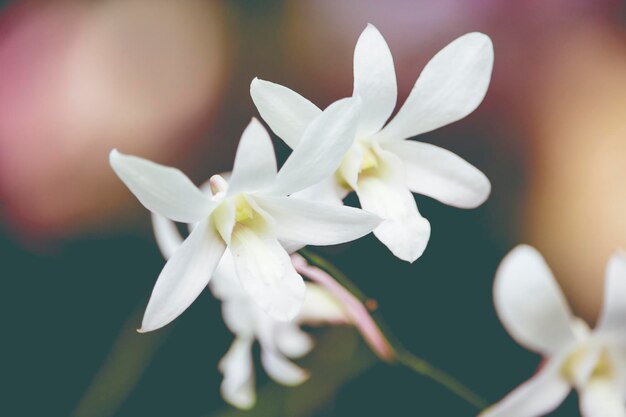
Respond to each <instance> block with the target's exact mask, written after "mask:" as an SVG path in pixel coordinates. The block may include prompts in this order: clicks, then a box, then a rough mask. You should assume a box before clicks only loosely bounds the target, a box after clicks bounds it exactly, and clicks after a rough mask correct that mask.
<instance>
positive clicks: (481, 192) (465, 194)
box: [384, 140, 491, 208]
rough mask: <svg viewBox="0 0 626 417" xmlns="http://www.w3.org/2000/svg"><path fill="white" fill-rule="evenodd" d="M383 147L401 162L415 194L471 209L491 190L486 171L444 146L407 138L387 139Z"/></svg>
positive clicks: (407, 181)
mask: <svg viewBox="0 0 626 417" xmlns="http://www.w3.org/2000/svg"><path fill="white" fill-rule="evenodd" d="M384 147H385V149H388V150H390V151H391V152H393V153H395V154H396V155H398V157H399V158H400V159H401V160H402V162H404V170H405V174H406V184H407V186H408V187H409V190H411V191H413V192H414V193H418V194H423V195H426V196H428V197H431V198H434V199H435V200H439V201H441V202H442V203H444V204H448V205H450V206H454V207H460V208H474V207H478V206H479V205H481V204H482V203H483V202H484V201H485V200H486V199H487V197H488V196H489V193H490V192H491V184H490V183H489V180H488V179H487V177H486V176H485V174H483V173H482V172H480V171H479V170H478V169H477V168H475V167H474V166H472V165H471V164H469V163H468V162H466V161H465V160H464V159H462V158H461V157H459V156H457V155H455V154H454V153H452V152H450V151H448V150H446V149H443V148H440V147H438V146H434V145H431V144H428V143H423V142H416V141H408V140H403V141H397V142H396V141H394V142H389V143H388V145H387V146H384Z"/></svg>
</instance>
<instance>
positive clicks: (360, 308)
mask: <svg viewBox="0 0 626 417" xmlns="http://www.w3.org/2000/svg"><path fill="white" fill-rule="evenodd" d="M291 261H292V262H293V266H294V268H295V269H296V271H298V273H299V274H301V275H305V276H306V277H307V278H309V279H310V280H311V281H314V282H317V283H318V284H320V285H321V286H323V287H324V288H326V289H327V290H328V291H330V292H331V293H332V294H334V295H335V296H336V297H337V298H338V299H339V300H340V301H341V302H342V303H343V305H344V307H345V308H346V311H347V313H348V315H349V316H350V319H351V321H352V322H353V324H354V325H355V326H356V328H357V329H358V330H359V332H361V335H362V336H363V338H364V339H365V341H366V342H367V343H368V344H369V345H370V347H371V348H372V350H373V351H374V352H375V353H376V354H377V355H378V356H379V357H380V358H381V359H382V360H384V361H391V360H393V359H394V358H395V353H394V351H393V348H392V347H391V345H390V344H389V342H388V341H387V339H386V338H385V336H384V335H383V334H382V332H381V331H380V329H379V327H378V325H377V324H376V322H375V321H374V319H373V318H372V316H371V315H370V314H369V312H368V311H367V308H365V306H364V305H363V303H361V301H359V300H358V299H357V298H356V297H355V296H354V295H353V294H352V293H351V292H350V291H348V290H346V289H345V288H344V287H343V286H342V285H341V284H339V283H338V282H337V281H336V280H335V279H334V278H333V277H332V276H331V275H330V274H328V273H327V272H326V271H324V270H322V269H320V268H317V267H315V266H311V265H309V264H308V263H307V261H306V259H304V258H303V257H302V256H301V255H298V254H297V253H294V254H293V255H291Z"/></svg>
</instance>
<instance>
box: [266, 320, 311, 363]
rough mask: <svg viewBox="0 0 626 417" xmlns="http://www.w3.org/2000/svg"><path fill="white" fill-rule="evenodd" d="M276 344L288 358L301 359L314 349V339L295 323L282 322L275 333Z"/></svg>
mask: <svg viewBox="0 0 626 417" xmlns="http://www.w3.org/2000/svg"><path fill="white" fill-rule="evenodd" d="M273 337H274V344H275V346H276V348H277V349H278V351H279V352H280V353H282V354H283V355H285V356H287V357H288V358H299V357H301V356H304V355H306V354H307V353H309V352H310V351H311V349H312V348H313V339H312V338H311V336H309V335H308V334H306V333H305V332H303V331H302V330H301V329H300V328H299V327H298V326H297V325H296V324H295V323H293V322H291V323H284V322H281V323H279V325H278V326H277V328H276V329H275V332H274V335H273Z"/></svg>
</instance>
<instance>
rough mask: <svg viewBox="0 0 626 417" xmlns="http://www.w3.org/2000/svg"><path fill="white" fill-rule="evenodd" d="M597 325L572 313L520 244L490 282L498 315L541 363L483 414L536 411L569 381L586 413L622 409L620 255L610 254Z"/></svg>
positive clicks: (536, 258)
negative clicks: (492, 284) (590, 323)
mask: <svg viewBox="0 0 626 417" xmlns="http://www.w3.org/2000/svg"><path fill="white" fill-rule="evenodd" d="M604 285H605V292H604V294H605V295H604V297H605V298H604V306H603V309H602V312H601V313H600V317H599V319H598V322H597V325H596V327H595V329H594V330H590V329H589V327H588V326H587V324H586V323H585V322H584V321H583V320H581V319H579V318H576V317H574V316H573V315H572V312H571V311H570V308H569V306H568V304H567V301H566V299H565V296H564V295H563V293H562V292H561V290H560V288H559V286H558V284H557V283H556V281H555V279H554V277H553V275H552V273H551V272H550V270H549V268H548V266H547V265H546V263H545V261H544V260H543V258H542V257H541V255H540V254H539V252H537V251H536V250H535V249H533V248H531V247H529V246H525V245H521V246H518V247H517V248H515V249H513V251H511V253H510V254H509V255H507V256H506V258H505V259H504V260H503V261H502V264H501V265H500V267H499V269H498V272H497V275H496V280H495V284H494V300H495V305H496V311H497V313H498V316H499V317H500V320H501V321H502V323H503V324H504V326H505V327H506V329H507V330H508V332H509V333H510V334H511V336H512V337H513V338H514V339H515V340H516V341H517V342H518V343H520V344H521V345H522V346H524V347H526V348H527V349H529V350H532V351H534V352H537V353H539V354H540V355H542V356H543V357H544V362H543V365H542V367H541V369H539V371H538V372H537V374H536V375H535V376H533V377H532V378H531V379H530V380H528V381H527V382H525V383H524V384H522V385H521V386H520V387H518V388H517V389H515V390H514V391H513V392H511V393H510V394H509V395H508V396H506V397H505V398H504V399H503V400H501V401H500V402H499V403H497V404H495V405H494V406H492V407H490V408H488V409H487V410H486V411H485V412H484V413H483V414H481V416H482V417H499V416H502V417H534V416H542V415H545V414H547V413H549V412H551V411H552V410H553V409H555V408H556V407H558V406H559V404H561V402H562V401H563V400H564V399H565V397H566V396H567V395H568V393H569V392H570V391H571V389H572V388H574V389H576V390H577V391H578V395H579V400H580V401H579V402H580V410H581V413H582V415H583V416H585V417H623V416H626V304H625V303H624V300H626V254H624V253H623V252H617V253H615V254H614V255H613V257H612V258H611V259H610V260H609V263H608V266H607V271H606V278H605V284H604Z"/></svg>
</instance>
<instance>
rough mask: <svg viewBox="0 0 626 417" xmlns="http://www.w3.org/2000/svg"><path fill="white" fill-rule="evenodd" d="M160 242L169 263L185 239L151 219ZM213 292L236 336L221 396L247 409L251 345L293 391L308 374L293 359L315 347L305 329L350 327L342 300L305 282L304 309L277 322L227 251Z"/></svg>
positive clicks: (225, 362) (223, 366) (223, 367)
mask: <svg viewBox="0 0 626 417" xmlns="http://www.w3.org/2000/svg"><path fill="white" fill-rule="evenodd" d="M152 223H153V227H154V232H155V236H156V240H157V243H158V245H159V248H160V249H161V252H162V253H163V256H165V258H166V259H168V258H170V257H171V256H173V255H174V253H176V249H177V248H178V247H179V246H180V245H181V244H182V242H183V239H182V237H181V235H180V234H179V232H178V230H177V229H176V226H175V224H174V223H173V222H171V221H170V220H168V219H166V218H165V217H162V216H159V215H157V214H152ZM209 287H210V289H211V291H212V292H213V295H215V297H217V298H219V299H220V300H222V315H223V317H224V322H225V323H226V325H227V326H228V328H229V329H230V331H231V332H232V333H233V334H234V335H235V340H234V341H233V343H232V345H231V347H230V349H229V350H228V352H227V353H226V355H225V356H224V357H223V358H222V360H221V361H220V363H219V369H220V371H221V372H222V373H223V374H224V380H223V382H222V387H221V392H222V396H223V397H224V399H225V400H226V401H228V402H229V403H230V404H232V405H234V406H236V407H239V408H244V409H248V408H251V407H252V406H253V405H254V403H255V400H256V393H255V387H254V365H253V360H252V345H253V344H254V342H255V341H258V342H259V345H260V347H261V362H262V364H263V368H264V369H265V371H266V372H267V373H268V375H269V376H270V377H271V378H272V379H273V380H274V381H276V382H278V383H280V384H283V385H288V386H293V385H298V384H301V383H302V382H304V381H305V380H306V379H307V378H308V376H309V374H308V372H307V371H305V370H304V369H302V368H300V367H298V366H297V365H296V364H294V363H293V362H291V361H290V360H289V359H288V358H298V357H301V356H303V355H305V354H307V353H308V352H309V351H310V350H311V349H312V347H313V341H312V339H311V337H310V336H309V335H307V334H306V333H304V332H303V331H302V330H301V329H300V324H314V325H316V324H323V323H333V324H345V323H348V322H349V314H348V312H347V310H346V309H345V308H344V307H343V306H342V305H341V304H340V302H339V299H338V298H337V297H335V296H334V295H333V294H331V292H330V291H328V290H326V289H325V288H323V287H321V286H319V285H317V284H313V283H310V282H307V283H306V287H307V291H306V297H305V299H304V304H303V306H302V309H301V310H300V312H299V313H298V315H297V316H296V318H295V320H293V321H290V322H285V321H277V320H274V319H273V318H272V317H270V316H269V315H267V314H266V313H265V312H264V311H262V310H261V309H260V308H259V307H258V306H257V304H256V303H255V301H254V300H253V298H252V297H251V296H250V295H248V293H247V292H246V291H244V290H243V288H242V287H241V284H240V283H239V281H238V280H237V273H236V269H235V263H234V262H233V257H232V256H231V254H230V252H229V251H228V250H227V251H226V252H225V254H224V256H223V257H222V259H221V260H220V263H219V265H218V267H217V269H216V270H215V272H214V273H213V278H212V279H211V281H210V283H209Z"/></svg>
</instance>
